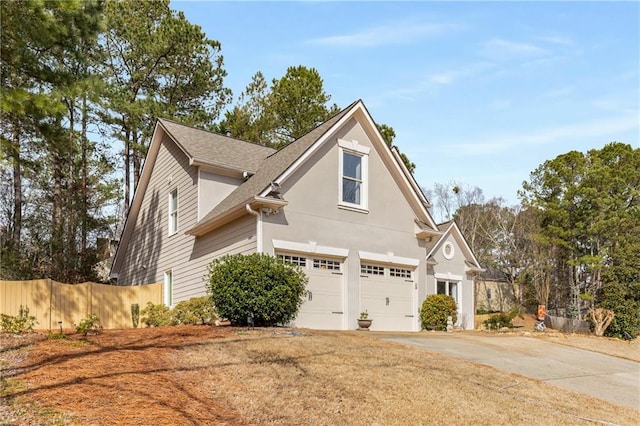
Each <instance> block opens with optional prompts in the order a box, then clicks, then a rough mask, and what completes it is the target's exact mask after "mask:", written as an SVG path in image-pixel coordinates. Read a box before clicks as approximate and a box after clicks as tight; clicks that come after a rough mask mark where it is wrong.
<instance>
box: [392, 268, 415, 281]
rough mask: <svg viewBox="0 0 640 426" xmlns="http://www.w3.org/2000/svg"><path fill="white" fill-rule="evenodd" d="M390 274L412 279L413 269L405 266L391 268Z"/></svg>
mask: <svg viewBox="0 0 640 426" xmlns="http://www.w3.org/2000/svg"><path fill="white" fill-rule="evenodd" d="M389 276H391V277H397V278H409V279H411V270H410V269H403V268H389Z"/></svg>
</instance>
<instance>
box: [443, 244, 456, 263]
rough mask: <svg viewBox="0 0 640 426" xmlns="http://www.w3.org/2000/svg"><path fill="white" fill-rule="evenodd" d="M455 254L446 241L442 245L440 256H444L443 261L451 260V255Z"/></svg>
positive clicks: (451, 246) (451, 245)
mask: <svg viewBox="0 0 640 426" xmlns="http://www.w3.org/2000/svg"><path fill="white" fill-rule="evenodd" d="M455 253H456V251H455V249H454V248H453V244H451V242H449V241H447V242H446V243H444V245H443V246H442V255H443V256H444V258H445V259H447V260H451V259H453V255H454V254H455Z"/></svg>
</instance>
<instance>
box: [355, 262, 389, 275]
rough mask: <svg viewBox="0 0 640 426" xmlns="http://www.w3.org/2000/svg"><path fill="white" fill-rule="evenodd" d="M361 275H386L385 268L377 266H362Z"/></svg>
mask: <svg viewBox="0 0 640 426" xmlns="http://www.w3.org/2000/svg"><path fill="white" fill-rule="evenodd" d="M360 273H361V274H364V275H384V267H383V266H376V265H367V264H361V265H360Z"/></svg>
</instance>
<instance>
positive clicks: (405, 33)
mask: <svg viewBox="0 0 640 426" xmlns="http://www.w3.org/2000/svg"><path fill="white" fill-rule="evenodd" d="M459 28H461V26H460V25H457V24H452V23H411V22H394V23H391V24H386V25H380V26H375V27H370V28H365V29H363V30H360V31H358V32H354V33H348V34H340V35H332V36H327V37H319V38H314V39H311V40H307V41H306V44H312V45H318V46H329V47H379V46H389V45H399V44H409V43H415V42H416V41H418V40H420V39H423V38H426V37H434V36H439V35H443V34H447V33H450V32H452V31H455V30H457V29H459Z"/></svg>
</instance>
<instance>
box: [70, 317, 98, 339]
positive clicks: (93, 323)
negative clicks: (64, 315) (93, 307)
mask: <svg viewBox="0 0 640 426" xmlns="http://www.w3.org/2000/svg"><path fill="white" fill-rule="evenodd" d="M76 331H77V332H78V333H80V334H82V335H83V336H86V335H88V334H99V333H101V332H102V324H100V318H98V316H97V315H96V314H91V315H89V316H87V317H85V318H83V319H82V321H80V324H78V325H76Z"/></svg>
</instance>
